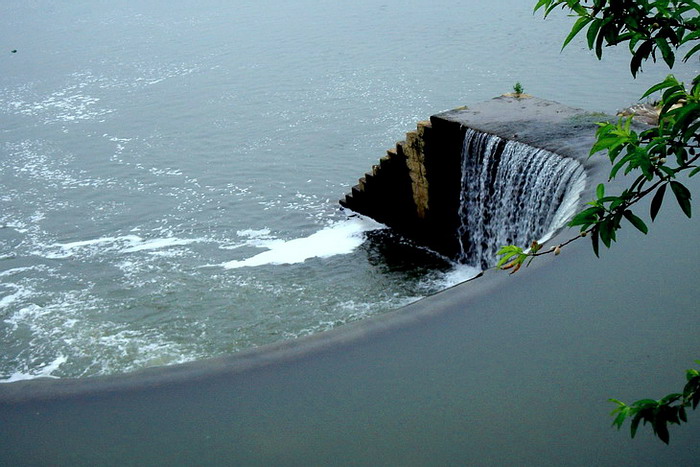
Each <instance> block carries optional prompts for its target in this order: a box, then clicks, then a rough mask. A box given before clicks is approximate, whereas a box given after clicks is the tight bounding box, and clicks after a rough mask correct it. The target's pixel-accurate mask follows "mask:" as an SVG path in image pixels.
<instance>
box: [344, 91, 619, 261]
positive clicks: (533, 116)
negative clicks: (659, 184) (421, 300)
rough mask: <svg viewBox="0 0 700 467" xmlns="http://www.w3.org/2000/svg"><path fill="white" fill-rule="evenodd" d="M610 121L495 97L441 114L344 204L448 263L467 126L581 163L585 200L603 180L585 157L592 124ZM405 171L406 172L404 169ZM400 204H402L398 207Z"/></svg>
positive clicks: (454, 246) (534, 101) (454, 244)
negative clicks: (399, 193) (585, 183)
mask: <svg viewBox="0 0 700 467" xmlns="http://www.w3.org/2000/svg"><path fill="white" fill-rule="evenodd" d="M609 118H614V117H610V116H606V115H603V114H596V113H590V112H587V111H584V110H581V109H576V108H572V107H568V106H565V105H562V104H559V103H557V102H554V101H548V100H544V99H539V98H536V97H529V98H516V97H506V96H502V97H497V98H494V99H492V100H489V101H486V102H482V103H479V104H476V105H473V106H469V107H468V108H460V109H455V110H450V111H447V112H442V113H439V114H437V115H433V116H432V117H430V122H429V123H426V122H421V123H419V124H418V130H417V131H415V132H409V133H408V134H407V136H406V141H401V142H399V143H398V144H397V150H396V151H390V152H389V154H390V156H389V159H390V160H391V161H392V163H393V164H394V165H393V166H392V167H391V170H385V169H384V166H383V165H382V164H383V162H384V161H382V164H380V166H379V167H378V168H377V169H375V176H374V177H372V178H373V180H372V182H373V184H372V186H370V184H369V183H365V180H366V179H367V177H365V179H361V181H360V184H359V185H358V186H356V187H354V188H353V190H352V193H351V194H350V195H348V196H347V197H346V198H345V199H344V200H342V201H341V204H342V205H343V206H345V207H347V208H349V209H352V210H353V211H356V212H359V213H361V214H365V215H368V216H370V217H372V218H374V219H376V220H377V221H379V222H383V223H385V224H386V225H388V226H390V227H392V228H394V230H396V231H398V232H399V233H401V234H403V235H405V236H407V237H409V238H412V239H414V240H416V241H417V242H419V243H422V244H424V245H427V246H428V247H430V248H431V249H433V250H435V251H438V252H441V253H443V254H445V255H446V256H448V257H454V255H455V253H456V252H458V251H459V242H458V238H457V234H456V231H457V227H458V226H459V222H460V219H459V215H458V209H459V202H460V192H461V153H462V145H463V141H464V134H465V131H466V129H467V128H473V129H476V130H479V131H482V132H485V133H490V134H493V135H496V136H499V137H501V138H503V139H506V140H516V141H520V142H522V143H525V144H528V145H530V146H534V147H537V148H542V149H547V150H549V151H551V152H554V153H557V154H559V155H561V156H564V157H570V158H574V159H576V160H578V161H579V162H580V163H581V164H582V165H583V166H584V167H585V168H586V174H587V176H588V180H589V181H588V186H587V191H586V192H584V196H583V197H582V199H586V200H587V199H588V198H589V197H590V196H589V195H590V189H591V187H593V186H595V185H596V184H597V183H598V182H599V181H601V180H602V179H603V177H604V175H605V173H604V167H605V165H601V164H600V162H599V160H598V159H593V160H591V159H589V158H588V153H589V150H590V148H591V146H592V145H593V142H594V140H595V129H596V125H595V123H596V122H597V121H600V120H605V119H609ZM402 164H404V165H405V168H404V167H402ZM409 182H410V191H411V197H410V199H409V198H408V196H404V197H397V196H395V191H396V189H395V188H391V189H390V190H388V191H389V193H390V195H391V197H390V196H387V190H383V189H382V188H381V187H380V185H382V184H385V185H386V186H388V187H399V186H401V187H403V189H404V190H405V189H406V188H405V187H406V186H408V184H409ZM400 203H404V204H400Z"/></svg>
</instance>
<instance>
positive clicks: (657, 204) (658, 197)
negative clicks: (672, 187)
mask: <svg viewBox="0 0 700 467" xmlns="http://www.w3.org/2000/svg"><path fill="white" fill-rule="evenodd" d="M665 194H666V184H665V183H664V184H663V185H661V186H660V187H659V189H658V190H656V193H654V198H652V200H651V209H650V213H649V214H650V215H651V220H652V222H653V221H654V219H656V216H657V215H658V214H659V210H660V209H661V204H662V203H663V201H664V195H665Z"/></svg>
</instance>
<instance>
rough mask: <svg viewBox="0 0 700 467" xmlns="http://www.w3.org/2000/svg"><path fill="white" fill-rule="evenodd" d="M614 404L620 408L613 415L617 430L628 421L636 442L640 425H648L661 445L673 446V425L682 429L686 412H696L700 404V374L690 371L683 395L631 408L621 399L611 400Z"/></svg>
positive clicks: (674, 395) (685, 420) (649, 401)
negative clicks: (671, 444)
mask: <svg viewBox="0 0 700 467" xmlns="http://www.w3.org/2000/svg"><path fill="white" fill-rule="evenodd" d="M695 363H697V364H700V360H697V361H696V362H695ZM610 402H613V403H615V404H617V407H616V408H615V409H614V410H613V411H612V412H611V415H613V416H615V420H614V421H613V426H615V427H617V429H618V430H619V429H620V428H621V427H622V425H623V424H624V423H625V420H627V419H628V418H629V419H631V420H632V422H631V423H630V434H631V436H632V438H634V437H635V435H636V434H637V429H638V428H639V424H640V423H643V424H644V425H646V424H647V423H648V424H650V425H651V428H652V430H653V432H654V435H656V436H657V437H658V438H659V439H660V440H661V441H663V442H664V443H666V444H668V443H669V433H668V426H669V425H672V424H673V425H680V424H681V422H687V421H688V416H687V412H686V408H689V407H690V408H692V409H693V410H695V409H696V408H697V406H698V404H699V403H700V372H698V370H695V369H691V370H687V371H686V384H685V387H684V388H683V392H681V393H674V394H669V395H667V396H665V397H663V398H661V399H659V400H654V399H641V400H638V401H636V402H634V403H633V404H630V405H627V404H625V403H624V402H621V401H619V400H617V399H610Z"/></svg>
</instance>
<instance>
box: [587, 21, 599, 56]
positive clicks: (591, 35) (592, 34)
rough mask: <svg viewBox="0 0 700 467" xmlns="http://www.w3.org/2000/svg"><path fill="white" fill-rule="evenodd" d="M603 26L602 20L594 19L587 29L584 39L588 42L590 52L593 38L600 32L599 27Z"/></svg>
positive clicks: (593, 42) (593, 43)
mask: <svg viewBox="0 0 700 467" xmlns="http://www.w3.org/2000/svg"><path fill="white" fill-rule="evenodd" d="M602 24H603V20H602V19H595V20H593V24H591V26H590V27H589V28H588V32H587V33H586V39H587V40H588V48H589V49H590V50H593V47H594V45H595V38H596V36H598V31H600V27H601V26H602Z"/></svg>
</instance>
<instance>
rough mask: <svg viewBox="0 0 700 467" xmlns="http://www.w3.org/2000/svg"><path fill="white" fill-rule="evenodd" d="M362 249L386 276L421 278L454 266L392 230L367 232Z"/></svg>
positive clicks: (370, 261)
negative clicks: (396, 275) (401, 275)
mask: <svg viewBox="0 0 700 467" xmlns="http://www.w3.org/2000/svg"><path fill="white" fill-rule="evenodd" d="M366 238H367V240H366V241H365V243H364V244H363V245H362V249H363V250H364V251H365V252H366V253H367V260H368V262H369V263H370V264H371V265H372V266H374V267H375V268H377V269H378V271H379V272H381V273H383V274H391V273H401V274H404V275H405V276H406V278H407V279H420V278H421V277H424V276H425V275H426V274H428V273H430V272H431V271H440V272H447V271H449V270H450V269H451V268H453V267H454V263H453V262H451V261H450V260H449V259H447V258H445V257H444V256H442V255H440V254H438V253H436V252H434V251H432V250H430V249H428V248H425V247H423V246H420V245H418V244H416V243H415V242H413V241H411V240H409V239H407V238H405V237H403V236H401V235H399V234H398V233H396V232H395V231H393V230H391V229H384V230H374V231H370V232H367V234H366Z"/></svg>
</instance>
